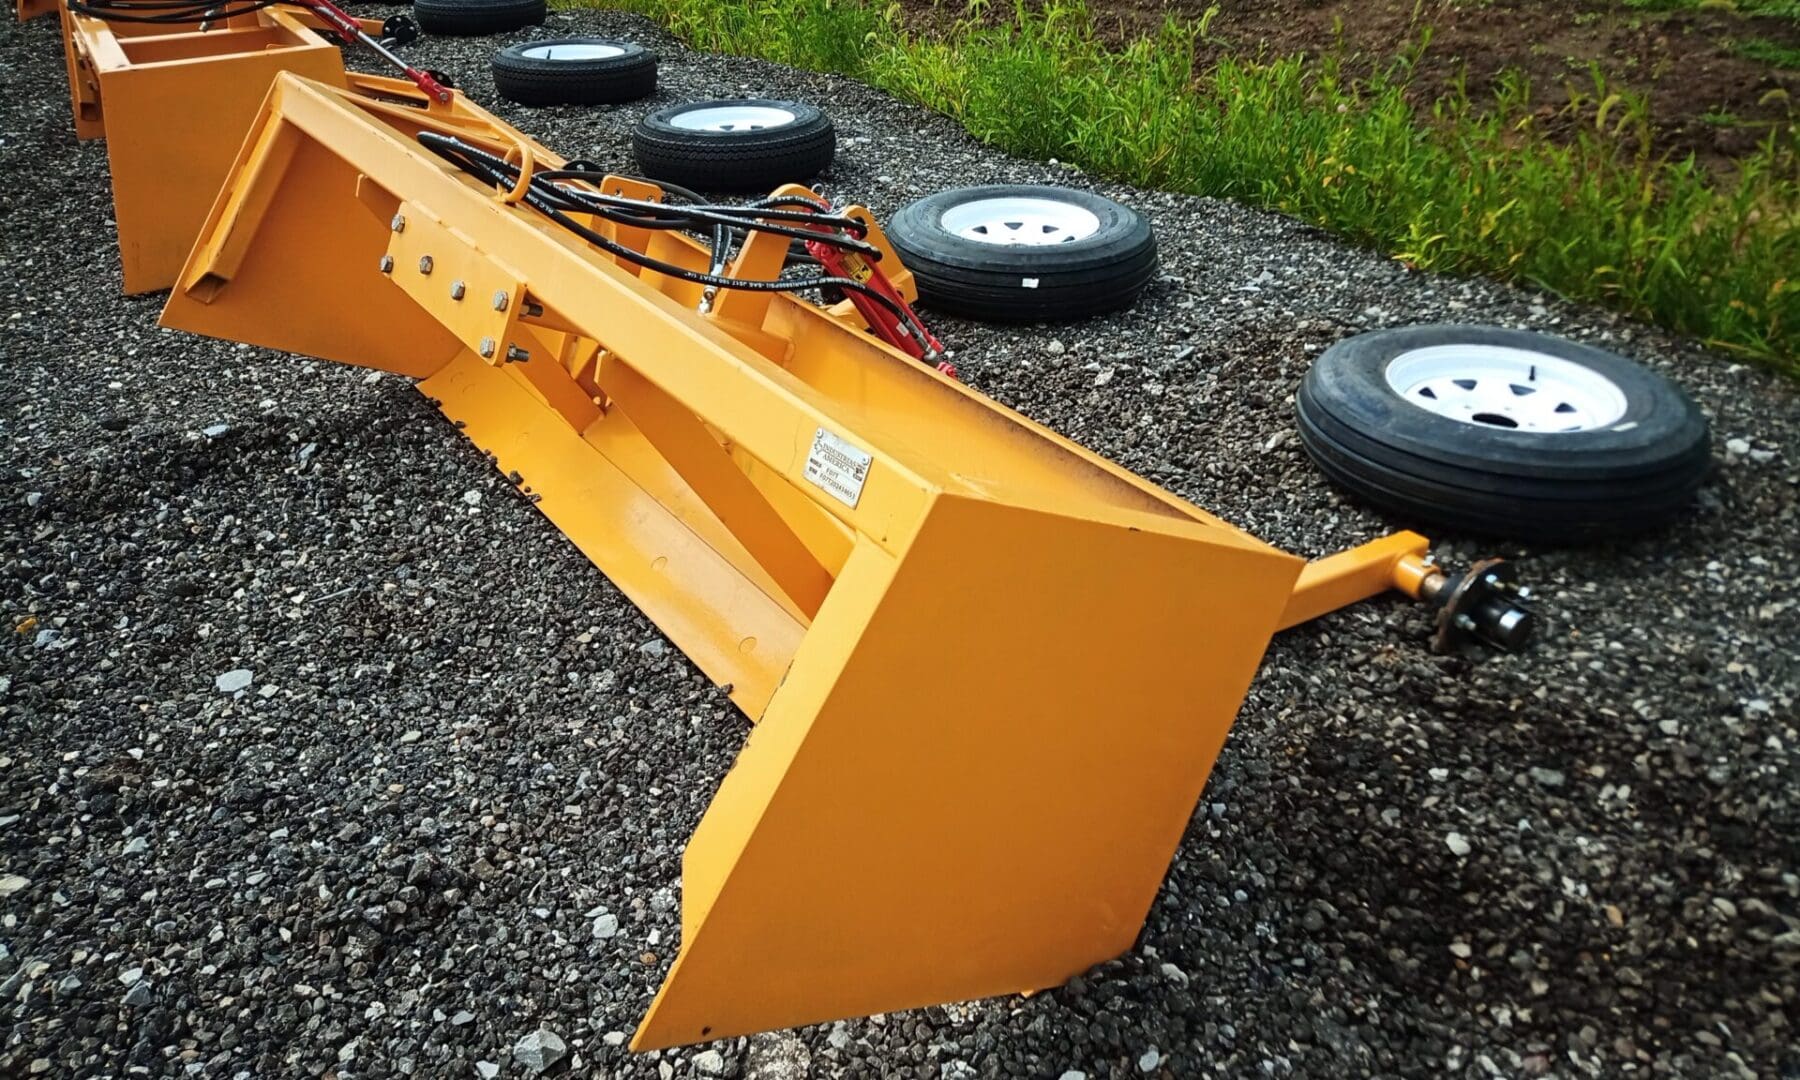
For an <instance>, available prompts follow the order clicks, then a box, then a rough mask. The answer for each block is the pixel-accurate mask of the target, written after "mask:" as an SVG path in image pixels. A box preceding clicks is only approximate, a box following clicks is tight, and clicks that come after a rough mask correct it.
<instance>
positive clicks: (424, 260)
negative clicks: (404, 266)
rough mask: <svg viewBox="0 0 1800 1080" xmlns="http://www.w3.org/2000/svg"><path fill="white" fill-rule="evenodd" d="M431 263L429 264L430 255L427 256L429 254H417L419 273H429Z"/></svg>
mask: <svg viewBox="0 0 1800 1080" xmlns="http://www.w3.org/2000/svg"><path fill="white" fill-rule="evenodd" d="M431 265H432V264H431V256H429V255H421V256H419V273H421V274H429V273H431Z"/></svg>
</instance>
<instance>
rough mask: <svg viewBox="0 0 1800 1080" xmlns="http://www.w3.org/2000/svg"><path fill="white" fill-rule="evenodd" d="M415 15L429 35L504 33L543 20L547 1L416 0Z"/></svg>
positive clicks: (414, 0)
mask: <svg viewBox="0 0 1800 1080" xmlns="http://www.w3.org/2000/svg"><path fill="white" fill-rule="evenodd" d="M413 17H414V18H415V19H417V20H418V22H419V28H420V29H421V30H424V31H425V32H426V33H427V34H446V35H451V36H456V37H476V36H480V35H484V34H504V33H506V32H507V31H509V30H517V29H519V28H520V27H522V26H534V25H537V24H539V23H542V22H543V21H544V0H413Z"/></svg>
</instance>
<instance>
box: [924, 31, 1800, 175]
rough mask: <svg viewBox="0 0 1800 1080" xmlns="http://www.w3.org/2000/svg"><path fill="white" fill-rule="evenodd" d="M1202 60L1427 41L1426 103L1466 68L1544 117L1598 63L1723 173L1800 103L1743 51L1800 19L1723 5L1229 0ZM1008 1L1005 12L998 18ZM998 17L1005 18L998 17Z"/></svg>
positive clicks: (1784, 72)
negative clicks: (1425, 37)
mask: <svg viewBox="0 0 1800 1080" xmlns="http://www.w3.org/2000/svg"><path fill="white" fill-rule="evenodd" d="M905 2H906V6H907V9H908V11H909V12H910V13H911V14H912V16H913V17H915V18H916V19H918V20H920V22H921V23H922V24H930V25H939V26H941V25H945V24H947V23H948V22H949V21H950V19H951V18H952V16H951V15H950V14H949V12H950V11H951V10H953V9H955V8H957V7H959V5H952V4H932V3H929V2H928V0H905ZM1217 2H1218V6H1219V8H1220V11H1219V13H1218V15H1217V16H1216V17H1214V19H1213V20H1212V22H1211V24H1210V26H1209V27H1208V41H1207V42H1206V44H1205V45H1204V46H1203V47H1202V56H1201V59H1202V60H1203V61H1207V60H1212V59H1216V58H1217V57H1219V56H1223V55H1228V54H1230V55H1238V56H1244V55H1250V56H1255V55H1258V54H1264V55H1268V56H1286V55H1291V54H1294V53H1305V54H1309V55H1313V56H1317V55H1321V54H1324V53H1326V52H1328V51H1331V50H1334V49H1341V50H1342V52H1343V53H1344V54H1346V55H1348V56H1350V57H1353V58H1355V60H1356V66H1357V67H1359V68H1361V69H1362V70H1365V71H1366V70H1372V69H1373V68H1375V67H1377V66H1380V65H1384V64H1386V63H1387V62H1389V61H1390V60H1392V59H1393V58H1394V57H1396V56H1397V55H1399V54H1401V53H1403V52H1405V51H1406V50H1407V49H1409V48H1410V47H1411V46H1414V45H1416V44H1417V43H1418V42H1419V40H1420V37H1421V35H1422V34H1424V33H1426V32H1427V30H1429V33H1430V38H1429V42H1430V43H1429V46H1428V48H1427V49H1426V50H1425V52H1424V54H1423V56H1422V57H1421V59H1420V62H1419V65H1418V68H1417V70H1416V72H1415V82H1414V87H1415V90H1414V92H1415V94H1416V96H1417V99H1418V101H1419V104H1420V106H1421V108H1429V106H1430V103H1431V102H1432V101H1433V100H1434V99H1435V98H1436V97H1437V96H1438V95H1439V94H1440V93H1442V92H1443V91H1444V90H1445V89H1446V88H1447V87H1448V86H1449V85H1450V84H1451V83H1452V82H1453V81H1454V80H1455V79H1456V78H1457V77H1459V75H1464V74H1465V73H1466V78H1467V80H1468V85H1469V89H1470V91H1471V93H1472V94H1473V95H1475V97H1476V98H1477V100H1483V99H1486V98H1488V97H1489V96H1490V94H1491V91H1492V89H1493V87H1494V85H1495V83H1496V80H1497V79H1498V78H1499V76H1500V74H1501V73H1502V72H1503V71H1506V70H1508V69H1517V70H1519V71H1521V72H1523V73H1524V74H1526V75H1528V76H1530V78H1531V83H1532V87H1533V97H1534V100H1536V101H1537V102H1538V103H1539V107H1540V111H1541V113H1542V114H1543V116H1544V117H1545V119H1546V120H1549V119H1551V118H1553V117H1555V116H1556V114H1557V113H1558V112H1559V111H1560V110H1561V109H1562V108H1563V107H1564V106H1566V105H1567V104H1568V103H1569V91H1570V89H1575V90H1578V91H1581V92H1582V93H1584V94H1588V95H1591V94H1592V91H1593V89H1594V79H1593V75H1592V74H1591V72H1592V69H1593V68H1594V66H1595V65H1598V67H1599V69H1600V70H1601V71H1602V72H1604V73H1605V76H1606V78H1607V80H1608V82H1609V85H1611V86H1612V87H1614V88H1619V87H1624V88H1629V89H1630V90H1632V91H1636V92H1639V93H1643V94H1646V95H1648V97H1649V100H1650V104H1651V112H1652V116H1653V118H1654V121H1655V123H1656V127H1657V144H1656V150H1657V151H1658V152H1667V153H1673V154H1675V155H1677V156H1683V155H1686V154H1687V153H1689V152H1692V153H1693V154H1694V155H1695V156H1696V157H1697V158H1699V159H1700V160H1701V161H1702V162H1704V163H1705V164H1707V165H1709V166H1712V167H1716V168H1723V167H1727V166H1728V165H1729V163H1730V162H1732V161H1734V160H1735V159H1737V158H1739V157H1741V156H1743V155H1745V154H1746V153H1748V152H1749V151H1750V150H1751V149H1753V148H1754V147H1755V145H1756V144H1757V142H1758V141H1759V140H1761V139H1763V138H1765V137H1766V136H1767V135H1768V133H1769V131H1770V130H1771V129H1772V128H1773V127H1776V126H1778V125H1786V124H1789V123H1791V122H1792V120H1793V117H1794V108H1795V103H1796V102H1800V70H1794V69H1784V68H1781V67H1778V66H1776V65H1773V64H1769V63H1766V62H1764V61H1761V60H1754V59H1750V58H1748V57H1746V56H1743V55H1741V54H1740V53H1739V51H1738V49H1739V47H1740V46H1741V44H1742V43H1744V42H1747V41H1751V40H1763V41H1768V42H1772V43H1774V44H1776V45H1779V46H1784V47H1786V48H1789V49H1795V50H1800V21H1796V20H1793V19H1788V18H1768V17H1749V16H1743V15H1739V14H1737V13H1736V12H1733V11H1729V10H1724V9H1717V8H1714V9H1707V10H1690V11H1673V12H1657V11H1645V10H1642V9H1638V8H1632V7H1627V6H1626V5H1624V4H1623V3H1604V2H1602V3H1595V2H1593V0H1487V2H1479V0H1217ZM1210 6H1212V0H1092V2H1091V9H1092V10H1093V12H1094V17H1095V20H1096V23H1097V24H1098V27H1099V29H1100V31H1101V33H1102V34H1104V35H1106V36H1108V37H1116V38H1118V39H1120V40H1123V39H1126V38H1130V37H1134V36H1137V35H1141V34H1144V33H1148V32H1153V31H1154V30H1155V29H1156V28H1157V27H1158V26H1160V25H1161V23H1162V21H1163V19H1164V18H1165V17H1167V16H1171V15H1173V16H1177V17H1180V18H1185V19H1190V20H1198V19H1199V18H1201V17H1202V16H1203V15H1204V14H1205V13H1206V10H1207V9H1208V8H1209V7H1210ZM1000 7H1001V5H996V10H997V9H999V8H1000ZM999 17H1004V13H1003V12H1000V13H999Z"/></svg>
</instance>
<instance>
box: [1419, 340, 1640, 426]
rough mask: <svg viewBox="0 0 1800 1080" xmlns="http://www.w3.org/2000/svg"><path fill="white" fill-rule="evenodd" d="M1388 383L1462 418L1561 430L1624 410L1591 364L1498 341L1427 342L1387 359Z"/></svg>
mask: <svg viewBox="0 0 1800 1080" xmlns="http://www.w3.org/2000/svg"><path fill="white" fill-rule="evenodd" d="M1384 374H1385V377H1386V378H1387V384H1388V388H1389V389H1391V390H1393V391H1394V393H1396V394H1399V395H1400V396H1401V397H1402V398H1404V399H1405V400H1406V401H1408V402H1410V403H1411V404H1413V405H1416V406H1418V407H1419V408H1421V409H1424V410H1425V411H1427V412H1431V413H1436V414H1437V415H1438V416H1443V417H1447V418H1449V419H1451V420H1455V421H1457V422H1459V423H1463V424H1471V425H1473V426H1475V427H1485V428H1489V429H1491V430H1496V431H1529V432H1533V433H1537V434H1549V435H1561V434H1570V433H1573V432H1577V431H1593V430H1595V429H1597V428H1604V427H1609V426H1611V425H1613V424H1616V423H1618V422H1619V421H1620V420H1621V419H1623V418H1624V416H1625V409H1626V401H1625V392H1624V391H1623V390H1621V389H1619V384H1618V383H1615V382H1613V381H1612V380H1611V379H1609V378H1607V377H1606V376H1605V375H1602V374H1600V373H1599V372H1598V371H1595V370H1594V369H1593V368H1590V367H1585V366H1583V365H1581V364H1577V363H1575V362H1574V361H1571V360H1565V359H1563V358H1562V357H1560V356H1551V355H1549V354H1548V353H1541V352H1535V351H1533V350H1531V349H1514V348H1508V347H1506V346H1504V345H1432V346H1429V347H1427V348H1423V349H1412V350H1409V351H1407V352H1403V353H1401V354H1400V355H1399V356H1396V357H1394V358H1393V359H1392V360H1390V361H1388V365H1387V371H1386V372H1385V373H1384Z"/></svg>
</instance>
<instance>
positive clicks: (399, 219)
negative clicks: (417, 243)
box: [388, 214, 406, 232]
mask: <svg viewBox="0 0 1800 1080" xmlns="http://www.w3.org/2000/svg"><path fill="white" fill-rule="evenodd" d="M388 227H389V228H391V229H393V230H394V231H395V232H405V231H406V215H405V214H395V215H394V220H392V221H390V222H388Z"/></svg>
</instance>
